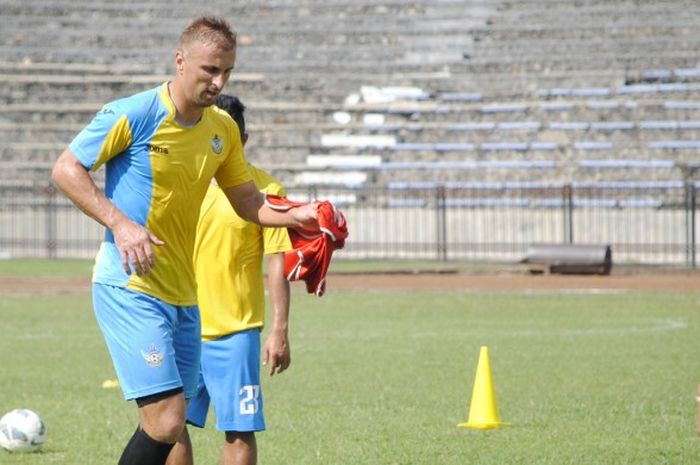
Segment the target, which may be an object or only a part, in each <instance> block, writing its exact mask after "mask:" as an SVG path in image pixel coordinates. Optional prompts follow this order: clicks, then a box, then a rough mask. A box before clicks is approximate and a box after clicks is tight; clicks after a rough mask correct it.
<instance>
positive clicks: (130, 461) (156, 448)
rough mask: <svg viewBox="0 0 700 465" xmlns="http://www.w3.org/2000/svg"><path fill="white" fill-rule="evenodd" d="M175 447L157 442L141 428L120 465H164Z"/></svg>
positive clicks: (138, 429) (120, 460) (126, 448)
mask: <svg viewBox="0 0 700 465" xmlns="http://www.w3.org/2000/svg"><path fill="white" fill-rule="evenodd" d="M174 445H175V444H168V443H166V442H160V441H156V440H155V439H153V438H152V437H150V436H149V435H148V434H146V432H145V431H144V430H142V429H141V426H139V427H138V428H136V432H135V433H134V435H133V436H131V439H129V443H128V444H127V445H126V447H125V448H124V452H122V458H120V459H119V465H164V464H165V461H166V460H167V458H168V454H170V450H171V449H172V448H173V446H174Z"/></svg>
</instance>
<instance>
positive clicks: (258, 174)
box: [248, 165, 285, 195]
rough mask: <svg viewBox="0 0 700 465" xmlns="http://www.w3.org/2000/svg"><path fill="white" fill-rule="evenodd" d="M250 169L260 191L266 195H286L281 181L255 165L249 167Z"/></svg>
mask: <svg viewBox="0 0 700 465" xmlns="http://www.w3.org/2000/svg"><path fill="white" fill-rule="evenodd" d="M248 168H249V169H250V174H251V175H252V176H253V181H254V182H255V185H256V186H257V187H258V190H260V191H261V192H264V193H265V194H273V195H285V192H284V187H283V186H282V183H281V182H280V181H279V179H277V178H276V177H274V176H273V175H271V174H270V173H268V172H267V171H265V170H263V169H261V168H258V167H257V166H255V165H248Z"/></svg>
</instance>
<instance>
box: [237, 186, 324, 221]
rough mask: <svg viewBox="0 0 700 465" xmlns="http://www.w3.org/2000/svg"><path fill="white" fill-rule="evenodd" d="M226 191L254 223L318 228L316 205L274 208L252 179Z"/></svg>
mask: <svg viewBox="0 0 700 465" xmlns="http://www.w3.org/2000/svg"><path fill="white" fill-rule="evenodd" d="M224 193H225V194H226V197H227V198H228V200H229V202H231V206H233V209H234V210H236V213H238V215H239V216H241V217H242V218H244V219H246V220H248V221H250V222H252V223H256V224H259V225H262V226H268V227H277V228H278V227H285V228H305V229H310V230H318V223H317V222H316V210H315V207H312V206H304V207H298V208H292V209H289V210H287V211H279V210H273V209H272V208H270V207H269V206H267V205H266V204H265V195H264V194H263V193H261V192H260V191H259V190H258V188H257V187H255V184H254V183H253V182H252V181H251V182H247V183H245V184H241V185H239V186H234V187H230V188H228V189H224Z"/></svg>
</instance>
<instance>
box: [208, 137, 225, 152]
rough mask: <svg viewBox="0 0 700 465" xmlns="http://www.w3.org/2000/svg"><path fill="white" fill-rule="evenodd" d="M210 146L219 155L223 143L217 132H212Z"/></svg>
mask: <svg viewBox="0 0 700 465" xmlns="http://www.w3.org/2000/svg"><path fill="white" fill-rule="evenodd" d="M211 148H212V149H213V150H214V153H215V154H217V155H220V154H221V151H222V150H223V148H224V143H223V142H222V141H221V139H219V136H218V135H217V134H214V137H213V138H212V140H211Z"/></svg>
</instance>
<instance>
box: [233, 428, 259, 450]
mask: <svg viewBox="0 0 700 465" xmlns="http://www.w3.org/2000/svg"><path fill="white" fill-rule="evenodd" d="M226 442H228V443H230V444H234V443H243V444H246V445H248V446H249V447H253V446H254V445H255V433H254V432H252V431H226Z"/></svg>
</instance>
